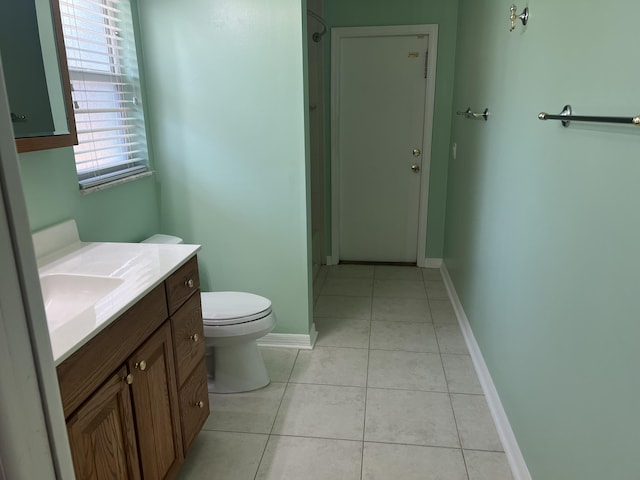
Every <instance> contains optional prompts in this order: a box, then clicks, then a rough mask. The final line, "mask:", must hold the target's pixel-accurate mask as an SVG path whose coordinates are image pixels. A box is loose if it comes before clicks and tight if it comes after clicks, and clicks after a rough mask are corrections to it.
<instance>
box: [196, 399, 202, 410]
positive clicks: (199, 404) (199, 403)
mask: <svg viewBox="0 0 640 480" xmlns="http://www.w3.org/2000/svg"><path fill="white" fill-rule="evenodd" d="M196 407H198V408H204V402H203V401H202V400H200V401H199V402H196Z"/></svg>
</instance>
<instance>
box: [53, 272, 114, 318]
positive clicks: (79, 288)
mask: <svg viewBox="0 0 640 480" xmlns="http://www.w3.org/2000/svg"><path fill="white" fill-rule="evenodd" d="M123 281H124V280H123V279H121V278H113V277H100V276H92V275H71V274H50V275H43V276H41V277H40V286H41V288H42V299H43V300H44V308H45V310H46V312H47V323H48V324H49V328H50V329H52V330H53V329H56V328H58V327H60V326H61V325H63V324H64V323H65V322H67V321H69V320H71V319H72V318H74V317H76V316H78V315H80V314H81V313H83V312H85V311H87V310H90V309H94V308H95V307H96V306H97V305H98V304H99V303H100V302H102V301H104V300H107V299H108V297H109V294H110V293H111V292H113V291H114V290H115V289H116V288H118V286H119V285H121V284H122V283H123Z"/></svg>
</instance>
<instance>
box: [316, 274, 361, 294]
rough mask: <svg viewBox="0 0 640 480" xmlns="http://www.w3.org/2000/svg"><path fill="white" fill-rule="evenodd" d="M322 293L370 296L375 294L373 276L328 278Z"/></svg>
mask: <svg viewBox="0 0 640 480" xmlns="http://www.w3.org/2000/svg"><path fill="white" fill-rule="evenodd" d="M321 294H322V295H345V296H349V297H370V296H371V295H373V279H372V278H341V277H332V278H327V280H326V281H325V282H324V285H323V287H322V291H321Z"/></svg>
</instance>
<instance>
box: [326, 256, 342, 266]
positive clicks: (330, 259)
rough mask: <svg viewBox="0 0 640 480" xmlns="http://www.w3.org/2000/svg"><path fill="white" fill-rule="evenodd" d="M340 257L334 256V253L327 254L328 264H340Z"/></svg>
mask: <svg viewBox="0 0 640 480" xmlns="http://www.w3.org/2000/svg"><path fill="white" fill-rule="evenodd" d="M338 261H339V260H338V259H337V258H335V257H333V256H332V255H328V256H327V265H337V264H338Z"/></svg>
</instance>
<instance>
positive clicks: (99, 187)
mask: <svg viewBox="0 0 640 480" xmlns="http://www.w3.org/2000/svg"><path fill="white" fill-rule="evenodd" d="M151 175H155V172H154V171H153V170H148V171H146V172H142V173H138V174H136V175H131V176H130V177H126V178H119V179H117V180H114V181H112V182H107V183H103V184H102V185H96V186H95V187H89V188H84V189H81V190H80V195H89V194H91V193H95V192H99V191H100V190H106V189H107V188H112V187H117V186H118V185H122V184H123V183H129V182H133V181H135V180H139V179H141V178H146V177H150V176H151Z"/></svg>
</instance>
